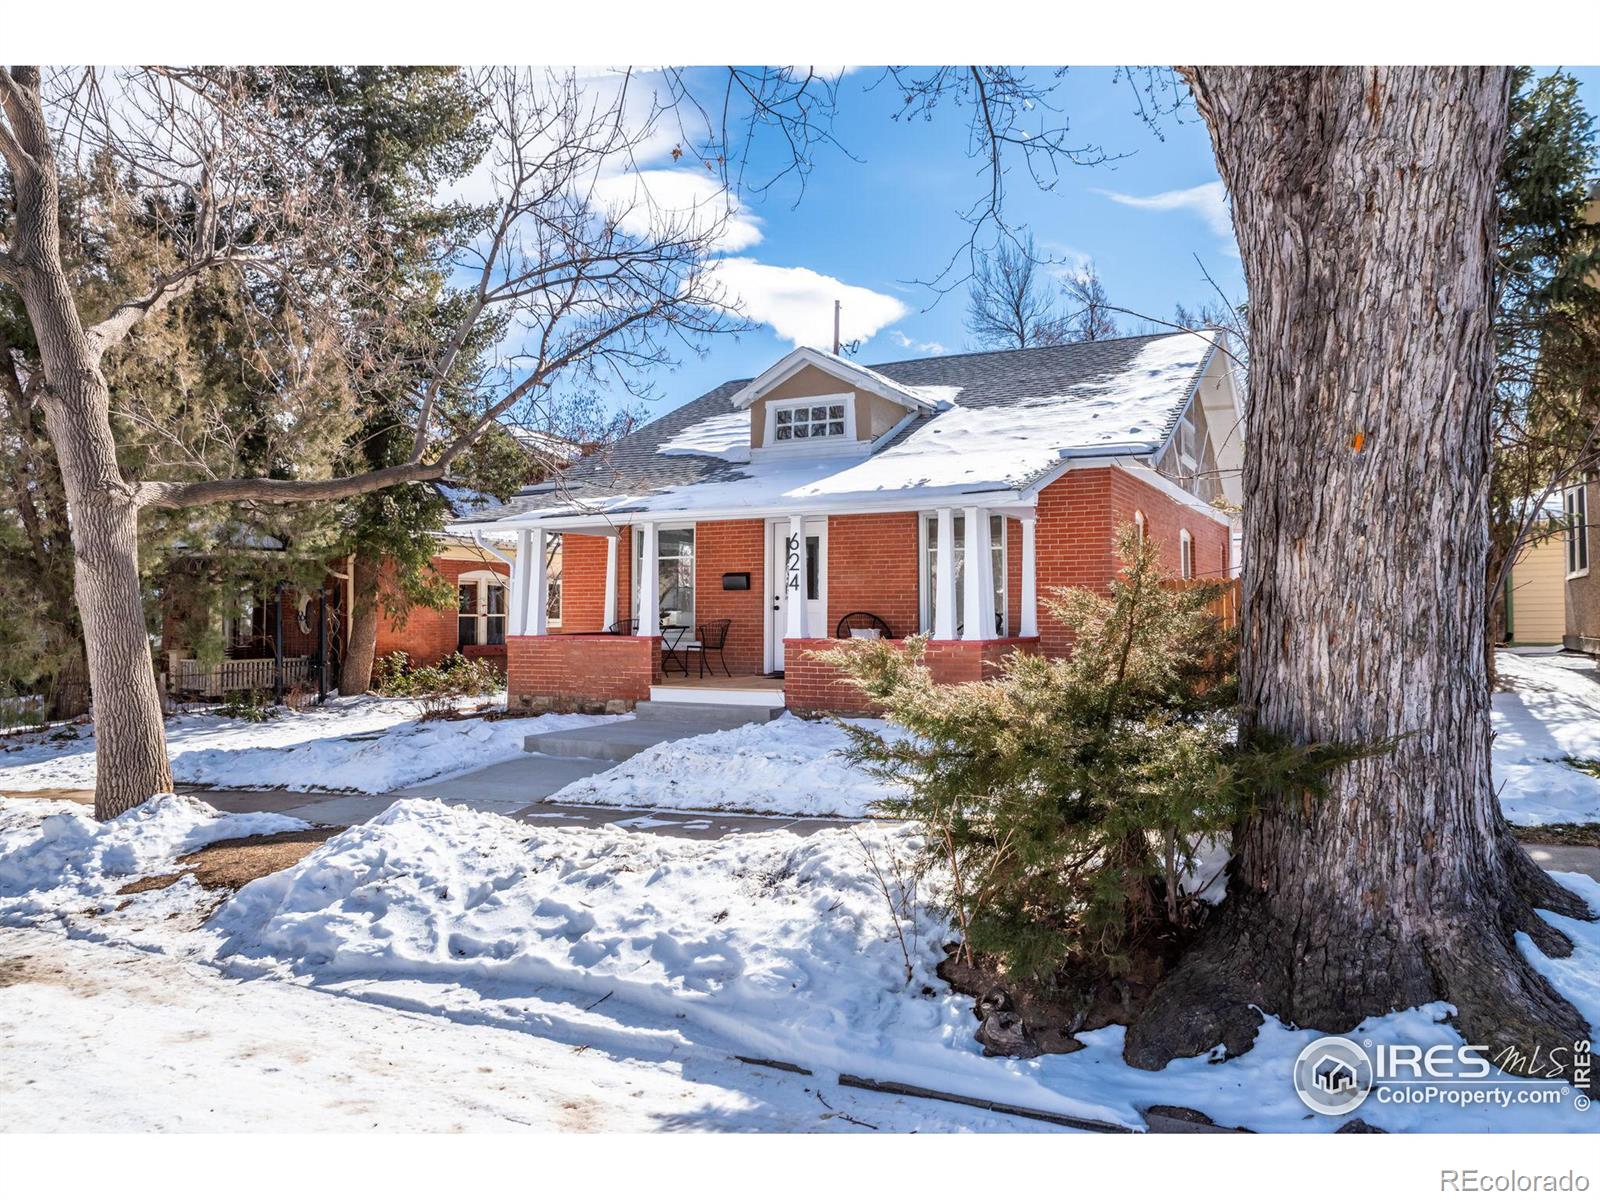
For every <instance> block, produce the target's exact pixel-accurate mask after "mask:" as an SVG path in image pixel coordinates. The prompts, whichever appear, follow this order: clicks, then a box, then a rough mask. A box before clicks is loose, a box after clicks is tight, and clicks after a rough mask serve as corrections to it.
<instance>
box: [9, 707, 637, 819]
mask: <svg viewBox="0 0 1600 1200" xmlns="http://www.w3.org/2000/svg"><path fill="white" fill-rule="evenodd" d="M481 699H482V700H485V701H493V700H496V699H498V700H499V701H501V702H503V701H504V699H505V697H504V695H503V694H502V695H501V696H499V697H482V698H481ZM421 711H422V710H421V706H420V705H419V704H418V703H417V702H416V701H414V700H386V699H382V698H380V697H377V696H357V697H355V698H353V699H348V700H343V699H335V700H331V701H329V702H328V704H326V705H325V706H323V707H320V708H312V709H307V710H306V711H304V712H285V713H283V714H282V715H280V716H278V717H275V718H274V719H273V720H270V721H259V722H252V721H241V720H237V719H235V718H231V717H222V716H216V715H211V714H203V715H193V716H182V717H174V718H173V719H171V720H170V721H168V722H167V749H168V753H169V754H170V755H171V756H172V775H173V779H174V781H176V782H178V783H192V784H205V785H209V786H211V787H226V788H287V789H289V790H290V791H302V792H304V791H352V792H368V793H371V794H374V795H376V794H381V793H383V792H391V791H394V790H395V789H396V788H402V787H409V786H410V785H412V784H414V783H420V782H422V781H424V780H428V779H436V778H438V777H440V776H444V775H453V774H456V773H458V772H461V771H467V770H473V769H476V768H478V767H482V766H487V765H488V764H490V763H493V762H499V761H502V760H504V759H507V758H515V757H516V756H517V755H519V754H521V753H522V740H523V738H525V737H527V736H528V735H529V734H530V733H549V732H551V731H554V730H558V729H570V728H574V727H577V726H580V725H594V724H599V723H601V722H606V721H625V720H629V719H630V718H627V717H596V716H577V715H573V716H567V715H561V714H550V715H547V716H542V717H527V718H515V719H510V720H499V721H491V720H488V719H486V718H483V717H471V718H467V719H464V720H459V721H422V720H419V719H418V717H419V715H420V713H421ZM68 735H70V736H68ZM94 749H95V742H94V734H93V732H92V729H91V728H90V727H89V726H68V727H66V730H65V733H64V734H63V733H55V734H31V735H27V736H24V737H11V738H4V739H0V793H3V792H5V791H7V790H10V789H14V790H17V791H39V790H43V789H48V788H92V787H93V786H94Z"/></svg>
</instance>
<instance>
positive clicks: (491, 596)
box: [456, 571, 506, 649]
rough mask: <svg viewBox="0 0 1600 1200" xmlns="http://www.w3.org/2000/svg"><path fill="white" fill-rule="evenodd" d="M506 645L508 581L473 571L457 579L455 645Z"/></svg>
mask: <svg viewBox="0 0 1600 1200" xmlns="http://www.w3.org/2000/svg"><path fill="white" fill-rule="evenodd" d="M505 644H506V580H505V576H503V575H497V574H495V573H494V572H493V571H473V572H471V573H469V574H466V575H463V576H462V577H461V578H460V579H459V580H458V581H457V582H456V648H457V649H460V648H461V647H463V646H504V645H505Z"/></svg>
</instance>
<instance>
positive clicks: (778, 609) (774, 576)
mask: <svg viewBox="0 0 1600 1200" xmlns="http://www.w3.org/2000/svg"><path fill="white" fill-rule="evenodd" d="M794 587H803V588H804V589H805V593H806V636H807V637H832V636H833V630H831V629H828V628H827V623H828V521H827V518H826V517H818V518H816V519H815V520H808V521H807V522H806V523H805V545H804V546H803V547H802V546H795V545H793V544H792V543H791V540H790V537H789V522H788V521H771V522H769V523H768V525H767V590H768V592H769V593H770V594H769V595H768V598H767V599H768V603H767V610H768V611H767V618H768V619H767V645H768V647H769V648H770V650H769V653H768V656H767V658H768V662H769V663H770V664H771V665H770V668H769V669H770V670H773V671H781V670H783V638H784V633H785V631H786V630H787V629H788V628H789V607H788V606H789V595H790V591H789V589H790V588H794Z"/></svg>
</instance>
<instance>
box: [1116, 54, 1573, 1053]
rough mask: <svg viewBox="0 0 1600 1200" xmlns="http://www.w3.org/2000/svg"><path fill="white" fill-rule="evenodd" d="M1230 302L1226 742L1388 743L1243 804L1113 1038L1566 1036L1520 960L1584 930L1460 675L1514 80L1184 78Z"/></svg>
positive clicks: (1500, 1044) (1188, 1047) (1480, 573)
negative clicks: (1240, 500)
mask: <svg viewBox="0 0 1600 1200" xmlns="http://www.w3.org/2000/svg"><path fill="white" fill-rule="evenodd" d="M1189 78H1190V81H1191V83H1192V85H1193V88H1194V93H1195V98H1196V100H1197V102H1198V104H1199V107H1200V111H1201V113H1202V114H1203V115H1204V117H1205V119H1206V122H1207V124H1208V126H1209V128H1210V131H1211V136H1212V142H1213V145H1214V147H1215V150H1216V157H1217V163H1218V166H1219V168H1220V170H1221V173H1222V177H1223V180H1224V182H1225V183H1226V184H1227V186H1228V190H1229V192H1230V193H1231V196H1232V199H1233V205H1234V223H1235V228H1236V230H1237V232H1238V237H1239V247H1240V251H1241V253H1242V255H1243V260H1244V269H1245V276H1246V280H1247V283H1248V285H1249V293H1250V313H1249V320H1250V351H1251V355H1250V357H1251V362H1250V381H1249V413H1248V417H1247V439H1248V445H1249V448H1250V453H1249V454H1248V456H1247V457H1246V460H1245V477H1244V489H1245V508H1244V530H1245V533H1244V537H1245V555H1244V646H1243V654H1242V659H1241V669H1240V683H1241V692H1242V703H1243V713H1244V719H1243V728H1244V731H1245V733H1246V735H1248V734H1249V732H1251V731H1253V730H1258V731H1263V732H1268V733H1273V734H1280V735H1285V736H1287V737H1289V738H1290V739H1292V740H1293V741H1295V742H1299V743H1306V742H1314V741H1324V742H1343V743H1364V744H1368V745H1382V744H1384V743H1385V742H1386V741H1387V740H1388V739H1393V738H1400V739H1401V740H1400V741H1399V742H1398V744H1397V745H1396V746H1395V747H1394V748H1393V749H1391V750H1387V751H1385V752H1383V753H1379V754H1375V755H1373V756H1370V757H1367V758H1364V759H1362V760H1360V761H1357V762H1356V763H1354V764H1352V765H1349V766H1346V767H1344V768H1341V769H1340V770H1338V771H1337V772H1335V773H1334V775H1333V776H1332V778H1331V780H1330V782H1329V787H1328V791H1327V793H1326V795H1324V796H1321V797H1314V796H1310V795H1284V796H1276V797H1269V798H1264V799H1263V800H1262V802H1261V804H1260V806H1259V808H1258V810H1257V811H1256V812H1255V813H1253V814H1252V815H1250V816H1248V817H1246V818H1245V819H1244V820H1243V821H1242V822H1241V824H1240V825H1239V827H1238V828H1237V830H1236V831H1235V838H1234V847H1233V848H1234V859H1233V862H1232V869H1231V873H1230V883H1229V892H1228V897H1227V899H1226V901H1225V902H1224V904H1223V906H1222V908H1221V909H1220V911H1219V912H1218V913H1217V914H1216V917H1215V920H1214V921H1213V922H1211V923H1210V924H1209V925H1208V927H1207V929H1206V931H1205V933H1204V934H1203V935H1202V936H1201V939H1200V940H1199V942H1198V943H1197V944H1196V945H1195V947H1193V948H1192V949H1191V950H1190V952H1189V953H1188V954H1187V955H1186V956H1185V957H1184V959H1183V960H1181V961H1180V963H1179V965H1178V966H1177V968H1176V969H1175V970H1174V971H1173V973H1172V974H1171V975H1169V976H1168V978H1167V979H1166V980H1165V981H1164V982H1163V984H1162V985H1161V986H1160V987H1159V988H1158V990H1157V992H1156V994H1155V995H1154V996H1153V997H1152V1003H1151V1005H1150V1007H1149V1008H1148V1010H1147V1011H1146V1013H1145V1014H1144V1015H1143V1017H1142V1018H1141V1020H1140V1021H1139V1022H1138V1023H1137V1024H1136V1026H1135V1027H1134V1028H1133V1029H1132V1030H1130V1033H1129V1037H1128V1041H1127V1051H1126V1053H1127V1057H1128V1060H1129V1061H1130V1062H1132V1063H1134V1064H1136V1065H1139V1066H1145V1067H1152V1068H1154V1067H1159V1066H1161V1065H1163V1064H1164V1063H1166V1062H1167V1061H1168V1060H1170V1059H1171V1058H1172V1057H1173V1056H1175V1055H1191V1054H1198V1053H1200V1052H1202V1051H1204V1050H1206V1049H1207V1048H1209V1047H1212V1046H1215V1045H1217V1044H1218V1043H1219V1042H1221V1043H1226V1044H1227V1046H1228V1047H1229V1049H1230V1050H1232V1051H1235V1052H1237V1051H1241V1050H1243V1049H1244V1048H1246V1047H1248V1046H1249V1045H1250V1044H1251V1042H1252V1041H1253V1039H1254V1035H1255V1030H1256V1028H1257V1026H1258V1024H1259V1020H1260V1018H1259V1016H1258V1015H1257V1014H1256V1013H1255V1012H1254V1011H1253V1010H1252V1009H1251V1008H1250V1007H1249V1006H1251V1005H1258V1006H1260V1008H1261V1009H1262V1010H1264V1011H1265V1012H1267V1013H1270V1014H1274V1015H1276V1016H1278V1017H1280V1018H1282V1019H1283V1020H1285V1021H1290V1022H1293V1023H1295V1024H1297V1025H1300V1026H1302V1027H1306V1028H1314V1029H1320V1030H1324V1031H1330V1032H1332V1031H1345V1030H1348V1029H1350V1028H1352V1027H1353V1026H1354V1025H1355V1024H1356V1023H1357V1022H1359V1021H1360V1020H1361V1019H1362V1018H1364V1017H1367V1016H1369V1015H1372V1014H1378V1013H1383V1012H1387V1011H1389V1010H1391V1009H1394V1008H1404V1007H1409V1006H1412V1005H1417V1004H1422V1003H1425V1002H1428V1001H1432V1000H1438V999H1440V998H1444V999H1448V1000H1450V1001H1451V1002H1453V1003H1454V1004H1455V1005H1456V1007H1457V1010H1458V1015H1457V1018H1456V1022H1457V1024H1458V1026H1459V1027H1460V1028H1461V1030H1462V1032H1463V1033H1464V1034H1465V1035H1466V1036H1467V1038H1468V1040H1469V1041H1472V1042H1480V1043H1486V1044H1488V1045H1490V1046H1491V1047H1494V1048H1496V1049H1500V1048H1504V1047H1506V1046H1511V1045H1515V1046H1517V1047H1519V1048H1520V1049H1521V1050H1523V1051H1524V1052H1528V1051H1531V1049H1532V1048H1533V1047H1535V1046H1543V1047H1544V1048H1545V1049H1546V1050H1547V1051H1548V1049H1549V1048H1550V1047H1552V1046H1556V1045H1566V1046H1569V1047H1570V1046H1571V1044H1572V1042H1573V1040H1574V1039H1575V1038H1578V1037H1585V1036H1587V1027H1586V1023H1585V1022H1584V1021H1583V1019H1582V1018H1581V1017H1580V1016H1579V1014H1578V1013H1577V1012H1576V1010H1574V1008H1573V1007H1572V1006H1571V1005H1570V1004H1569V1003H1567V1001H1566V1000H1564V999H1563V998H1562V997H1561V996H1560V995H1559V994H1558V993H1556V992H1555V991H1554V990H1553V989H1552V988H1551V987H1550V986H1549V985H1548V984H1547V983H1546V982H1545V980H1544V979H1543V978H1542V977H1541V976H1540V975H1538V974H1537V973H1536V972H1535V971H1533V970H1532V968H1531V967H1529V965H1528V963H1527V962H1526V961H1525V960H1524V958H1523V956H1522V955H1521V953H1520V952H1519V951H1518V950H1517V948H1516V945H1515V944H1514V940H1513V937H1514V934H1515V933H1516V931H1517V930H1519V929H1520V930H1525V931H1527V932H1528V933H1529V934H1530V935H1531V936H1532V937H1533V939H1534V940H1535V941H1536V942H1537V943H1538V944H1539V945H1540V946H1541V947H1542V948H1544V949H1545V950H1546V951H1547V952H1559V953H1564V952H1568V951H1570V949H1571V947H1570V944H1569V943H1568V942H1567V941H1566V939H1565V938H1564V937H1563V936H1562V935H1561V934H1559V933H1558V932H1557V931H1555V930H1554V929H1552V928H1551V927H1550V926H1548V925H1547V924H1546V923H1545V922H1543V921H1542V920H1540V919H1539V917H1538V916H1537V915H1536V914H1535V912H1534V911H1533V908H1534V906H1538V907H1541V908H1547V909H1553V910H1556V911H1559V912H1562V913H1566V914H1569V915H1577V916H1583V915H1587V910H1586V908H1585V906H1584V905H1583V903H1582V902H1581V901H1579V900H1578V899H1577V898H1576V897H1574V896H1572V895H1571V894H1570V893H1567V892H1566V891H1564V890H1563V889H1561V888H1559V887H1558V886H1556V885H1555V883H1554V882H1553V881H1552V880H1551V879H1550V877H1549V876H1547V875H1545V874H1544V873H1543V872H1542V871H1540V870H1538V869H1537V868H1536V867H1534V865H1533V864H1532V862H1531V861H1530V860H1529V859H1528V858H1527V856H1526V855H1525V854H1524V853H1523V852H1522V850H1521V849H1520V848H1519V847H1518V845H1517V844H1516V842H1515V841H1514V840H1512V839H1511V838H1510V837H1509V835H1508V832H1507V829H1506V826H1505V822H1504V820H1503V819H1502V817H1501V815H1500V811H1499V807H1498V805H1497V803H1496V801H1495V796H1494V791H1493V788H1492V786H1491V781H1490V772H1489V696H1488V687H1487V682H1486V679H1485V672H1484V662H1485V658H1484V618H1485V604H1484V570H1485V565H1486V560H1485V553H1486V548H1487V544H1488V507H1487V491H1488V471H1489V407H1490V398H1491V393H1490V388H1491V375H1492V368H1493V354H1494V351H1493V345H1492V340H1491V334H1490V320H1491V315H1492V310H1491V299H1492V291H1491V268H1492V261H1491V260H1492V255H1493V251H1494V246H1495V218H1496V213H1495V203H1494V185H1495V178H1496V174H1497V170H1498V167H1499V163H1500V155H1501V149H1502V142H1503V137H1504V133H1505V125H1506V106H1507V100H1508V85H1509V72H1507V71H1505V70H1503V69H1499V68H1486V69H1477V68H1474V69H1442V68H1441V69H1423V68H1378V69H1367V68H1316V69H1264V68H1258V69H1247V68H1199V69H1195V70H1193V71H1192V72H1190V73H1189Z"/></svg>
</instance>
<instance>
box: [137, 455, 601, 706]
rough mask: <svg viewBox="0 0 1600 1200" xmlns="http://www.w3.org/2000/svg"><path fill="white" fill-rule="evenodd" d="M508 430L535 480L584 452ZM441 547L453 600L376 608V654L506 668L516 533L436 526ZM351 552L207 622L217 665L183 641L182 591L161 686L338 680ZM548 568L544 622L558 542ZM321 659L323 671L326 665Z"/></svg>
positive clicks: (439, 561)
mask: <svg viewBox="0 0 1600 1200" xmlns="http://www.w3.org/2000/svg"><path fill="white" fill-rule="evenodd" d="M508 431H509V432H510V433H511V434H512V436H513V437H515V438H516V439H517V440H518V441H519V442H521V443H522V444H523V445H524V446H526V447H527V448H528V449H529V450H530V451H533V452H534V453H535V454H536V456H537V457H536V459H535V462H536V463H538V464H540V465H539V466H537V467H536V468H535V470H536V472H537V474H536V475H535V476H534V477H535V478H537V477H538V476H541V475H543V474H544V473H545V468H544V466H543V465H542V464H544V463H546V462H549V461H550V460H551V459H552V458H564V459H567V460H569V461H570V460H572V459H574V458H577V457H578V456H579V455H580V453H581V448H580V447H579V446H577V445H576V444H575V443H572V442H569V441H566V440H564V439H561V438H557V437H554V436H552V435H550V434H544V433H538V432H536V431H530V430H527V429H524V428H522V427H518V426H511V427H508ZM434 486H437V487H438V489H439V491H440V493H441V494H442V495H443V496H444V498H445V500H446V501H447V502H448V503H449V504H450V506H451V509H452V511H453V515H454V517H455V518H457V519H459V518H464V517H470V516H471V515H472V514H473V513H475V512H477V511H479V510H480V509H482V508H484V507H485V505H486V504H488V503H495V502H494V501H493V500H492V499H489V500H486V499H485V498H484V497H483V496H481V495H479V494H478V493H476V492H472V491H470V490H467V489H463V488H459V487H455V486H453V485H448V484H439V485H434ZM250 536H251V538H252V540H251V543H250V545H249V546H248V547H247V549H248V550H249V551H250V552H253V553H258V554H263V555H273V554H286V553H289V551H288V550H286V549H285V547H284V545H283V544H282V543H281V542H279V541H278V540H277V539H276V538H272V537H270V536H267V535H259V534H252V535H250ZM441 537H442V540H443V545H442V546H441V547H440V549H439V551H438V553H436V554H435V555H434V556H433V557H432V559H431V560H430V561H431V565H432V567H433V569H434V570H435V571H436V572H437V573H438V574H439V575H440V576H442V577H443V578H444V579H445V580H446V581H447V582H448V583H449V585H450V588H451V592H452V595H453V596H454V600H453V601H452V602H451V603H450V604H449V605H447V606H446V607H444V608H440V609H435V608H428V607H426V606H423V605H413V606H412V607H411V608H410V609H409V611H407V613H406V614H405V616H403V617H399V618H394V617H391V616H389V614H388V613H387V612H386V611H384V609H383V608H382V607H381V606H380V608H379V611H378V634H377V646H376V652H377V654H378V655H379V656H382V655H385V654H392V653H395V652H396V651H400V652H403V653H405V654H406V656H407V657H408V658H409V659H410V660H411V662H412V663H414V664H421V665H432V664H434V663H437V662H439V661H440V660H441V659H443V658H447V657H448V656H450V655H451V654H454V653H456V652H457V651H459V652H461V653H463V654H465V655H467V656H468V657H475V658H488V659H492V660H495V661H496V663H497V664H498V665H499V666H500V667H501V669H502V670H504V664H505V656H506V648H505V640H506V613H507V596H508V589H509V583H510V578H511V559H512V556H513V555H514V553H515V548H514V542H515V539H514V538H512V539H509V540H508V542H507V544H505V545H496V544H495V543H494V542H493V541H492V540H490V539H488V538H485V537H483V536H482V535H462V534H456V533H451V532H448V531H441ZM352 566H353V564H352V563H351V561H350V560H349V559H341V560H338V561H336V562H333V563H330V564H329V565H328V570H327V575H326V576H325V578H324V580H323V585H322V589H321V592H320V593H319V592H317V591H314V590H313V591H297V590H295V589H292V588H284V589H271V590H269V591H267V592H265V593H263V594H261V595H259V596H253V597H249V598H247V600H246V602H245V604H244V605H243V606H242V611H241V615H239V616H237V617H228V618H221V617H216V616H213V617H212V618H211V619H212V621H213V622H215V624H213V628H214V629H216V628H217V627H218V625H220V634H221V639H222V645H223V654H224V658H223V661H222V662H221V663H209V662H203V661H201V660H200V659H199V658H198V657H197V656H196V654H195V652H194V651H193V649H192V648H191V647H189V646H186V645H185V644H184V640H185V639H184V637H183V633H182V629H183V627H184V621H183V619H182V618H183V610H182V608H181V605H182V604H183V599H182V597H179V596H174V597H173V598H172V599H170V600H169V601H168V602H167V603H166V604H165V607H164V613H163V622H162V639H161V648H162V663H163V666H164V667H165V673H166V676H167V686H168V688H169V689H170V690H172V691H173V692H175V693H177V694H180V695H188V696H203V697H216V696H220V695H225V694H227V693H229V692H236V691H244V690H258V689H261V690H268V689H270V690H275V689H277V688H278V687H279V686H280V682H281V685H282V686H283V687H285V688H293V687H296V686H302V687H311V688H313V689H315V690H317V691H324V690H329V689H332V688H335V687H337V686H338V681H339V666H340V664H341V662H342V661H343V659H344V652H345V645H346V638H347V636H348V630H349V628H350V619H349V614H350V612H351V609H352V605H353V602H354V598H353V596H352V594H351V588H352V582H351V581H352V578H353V574H352ZM546 574H547V578H548V579H549V580H550V584H551V586H550V588H549V607H548V610H547V618H546V619H547V620H548V621H549V623H550V625H551V627H553V628H556V629H559V628H560V627H561V550H560V543H559V539H556V540H553V541H552V542H551V544H550V545H548V546H547V547H546ZM324 663H326V666H327V670H326V673H324V671H323V664H324Z"/></svg>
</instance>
